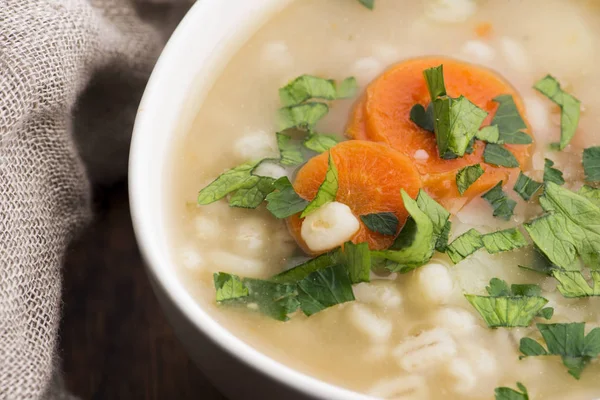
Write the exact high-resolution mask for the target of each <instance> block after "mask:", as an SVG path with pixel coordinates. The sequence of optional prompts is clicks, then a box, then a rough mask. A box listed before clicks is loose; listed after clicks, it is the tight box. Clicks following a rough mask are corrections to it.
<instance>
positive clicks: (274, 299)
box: [214, 272, 299, 321]
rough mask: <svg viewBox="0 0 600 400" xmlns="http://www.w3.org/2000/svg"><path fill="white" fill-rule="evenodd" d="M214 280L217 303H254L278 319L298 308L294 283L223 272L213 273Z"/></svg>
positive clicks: (282, 318)
mask: <svg viewBox="0 0 600 400" xmlns="http://www.w3.org/2000/svg"><path fill="white" fill-rule="evenodd" d="M214 282H215V287H216V289H217V302H219V303H223V304H231V305H246V306H249V305H251V304H255V305H256V307H258V310H259V311H260V312H262V313H264V314H266V315H268V316H270V317H272V318H275V319H277V320H280V321H287V320H288V319H289V317H288V314H291V313H293V312H294V311H296V310H297V309H298V305H299V302H298V300H297V299H296V296H297V294H298V291H297V289H296V286H295V285H282V284H278V283H274V282H269V281H263V280H260V279H249V278H245V279H240V278H239V277H237V276H235V275H230V274H226V273H223V272H219V273H215V274H214Z"/></svg>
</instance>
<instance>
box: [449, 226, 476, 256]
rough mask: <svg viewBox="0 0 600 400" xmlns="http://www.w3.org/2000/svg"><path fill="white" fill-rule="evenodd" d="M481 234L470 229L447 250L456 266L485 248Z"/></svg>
mask: <svg viewBox="0 0 600 400" xmlns="http://www.w3.org/2000/svg"><path fill="white" fill-rule="evenodd" d="M481 236H482V235H481V233H479V232H477V231H476V230H475V229H469V230H468V231H466V232H465V233H463V234H462V235H460V236H459V237H457V238H456V239H454V240H453V241H452V243H450V244H449V245H448V247H447V248H446V253H447V254H448V257H450V260H452V262H453V263H454V264H457V263H458V262H460V261H462V260H464V259H465V258H467V257H468V256H470V255H471V254H473V253H475V252H476V251H477V250H479V249H481V248H482V247H483V240H482V238H481Z"/></svg>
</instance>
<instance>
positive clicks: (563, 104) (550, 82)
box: [533, 75, 581, 150]
mask: <svg viewBox="0 0 600 400" xmlns="http://www.w3.org/2000/svg"><path fill="white" fill-rule="evenodd" d="M533 88H534V89H535V90H537V91H538V92H540V93H541V94H543V95H544V96H546V97H547V98H548V99H550V100H551V101H552V102H554V103H556V104H558V106H559V107H560V142H559V143H558V148H559V149H560V150H563V149H564V148H565V147H567V145H568V144H569V142H570V141H571V139H572V138H573V136H574V135H575V131H576V130H577V125H578V124H579V114H580V113H581V103H580V101H579V100H577V99H576V98H575V97H573V96H572V95H570V94H569V93H567V92H565V91H564V90H562V89H561V88H560V84H559V83H558V81H557V80H556V78H554V77H553V76H550V75H546V76H545V77H544V78H542V79H540V80H539V81H538V82H537V83H536V84H535V85H534V86H533Z"/></svg>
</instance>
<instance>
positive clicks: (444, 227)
mask: <svg viewBox="0 0 600 400" xmlns="http://www.w3.org/2000/svg"><path fill="white" fill-rule="evenodd" d="M417 206H418V207H419V209H420V210H421V211H423V212H424V213H425V214H426V215H427V216H428V217H429V219H431V222H432V223H433V239H434V240H435V242H436V244H435V248H436V250H437V251H441V252H443V251H445V250H446V246H447V245H448V235H449V234H450V227H451V226H452V223H451V222H450V221H449V218H450V213H449V212H448V210H446V209H445V208H444V207H442V205H441V204H439V203H438V202H436V201H435V200H433V199H432V198H431V196H429V195H428V194H427V192H425V191H424V190H419V194H418V195H417Z"/></svg>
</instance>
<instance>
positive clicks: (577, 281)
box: [552, 270, 600, 297]
mask: <svg viewBox="0 0 600 400" xmlns="http://www.w3.org/2000/svg"><path fill="white" fill-rule="evenodd" d="M552 275H553V276H554V278H555V279H556V280H557V281H558V285H557V289H558V291H559V292H560V293H561V294H562V295H563V296H564V297H591V296H600V272H599V271H592V272H591V275H592V285H589V284H588V282H587V280H586V279H585V278H584V276H583V274H582V273H581V272H579V271H562V270H554V271H553V272H552Z"/></svg>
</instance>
